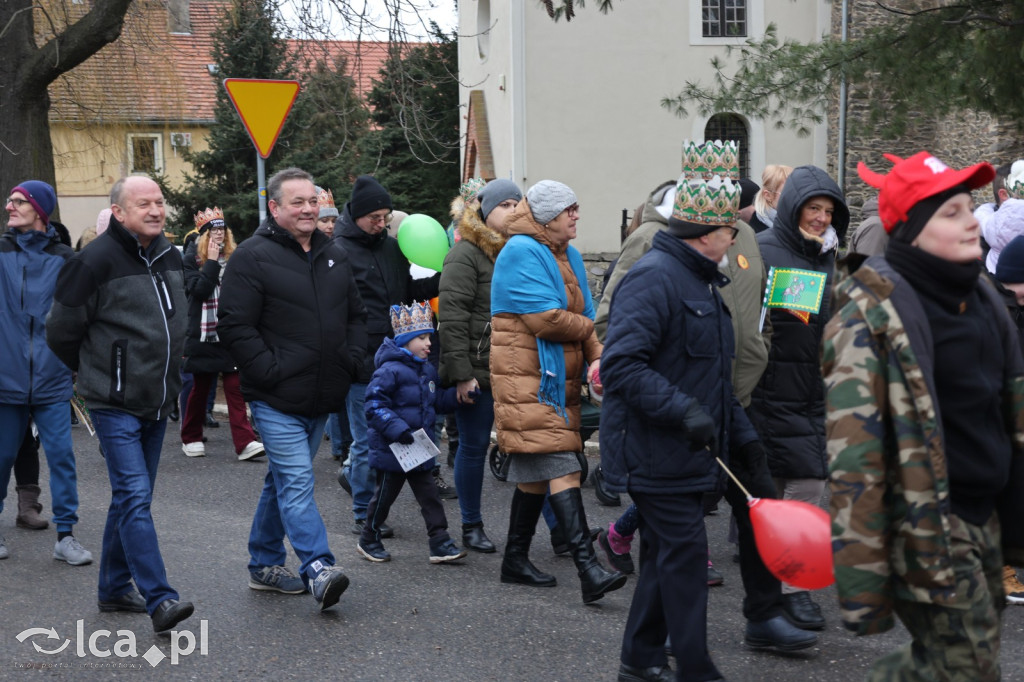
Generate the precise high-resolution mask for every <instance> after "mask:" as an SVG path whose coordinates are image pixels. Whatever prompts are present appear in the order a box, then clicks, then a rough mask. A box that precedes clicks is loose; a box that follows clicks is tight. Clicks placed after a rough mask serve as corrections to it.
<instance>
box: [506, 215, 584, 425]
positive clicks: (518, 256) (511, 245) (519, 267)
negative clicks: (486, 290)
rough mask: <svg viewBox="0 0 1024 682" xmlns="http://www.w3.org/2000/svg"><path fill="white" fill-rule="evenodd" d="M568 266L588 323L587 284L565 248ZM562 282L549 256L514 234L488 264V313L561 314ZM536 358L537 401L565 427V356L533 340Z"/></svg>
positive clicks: (564, 304)
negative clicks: (491, 266) (491, 273)
mask: <svg viewBox="0 0 1024 682" xmlns="http://www.w3.org/2000/svg"><path fill="white" fill-rule="evenodd" d="M566 256H568V258H569V265H571V266H572V270H573V272H574V273H575V274H576V281H577V282H578V284H579V286H580V290H581V291H582V292H583V306H584V307H583V314H584V315H586V316H587V317H589V318H590V319H594V302H593V300H592V299H591V298H590V287H589V286H588V285H587V271H586V268H585V267H584V265H583V257H582V256H581V255H580V252H579V251H577V250H576V248H575V247H573V246H570V247H568V249H566ZM568 306H569V300H568V298H567V297H566V295H565V282H563V281H562V273H561V272H560V271H559V269H558V262H557V261H556V260H555V255H554V254H553V253H551V249H549V248H548V247H547V246H546V245H544V244H541V243H540V242H538V241H537V240H536V239H534V238H533V237H530V236H527V235H525V234H517V235H514V236H513V237H512V238H511V239H509V240H508V243H507V244H505V247H504V248H503V249H502V250H501V253H499V254H498V259H497V260H496V261H495V262H494V278H493V279H492V280H491V314H492V315H497V314H499V313H512V314H515V315H529V314H531V313H542V312H545V311H547V310H554V309H555V308H561V309H563V310H567V309H568ZM537 355H538V356H539V357H540V390H539V391H538V392H537V400H538V402H541V403H543V404H545V405H551V406H552V407H554V408H555V412H556V413H557V414H558V415H559V416H560V417H562V418H564V419H565V421H566V423H567V424H568V423H569V416H568V415H567V414H566V412H565V354H564V350H563V348H562V344H561V343H558V342H557V341H547V340H545V339H541V338H538V339H537Z"/></svg>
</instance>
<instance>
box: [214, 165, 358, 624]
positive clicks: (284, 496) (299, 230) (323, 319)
mask: <svg viewBox="0 0 1024 682" xmlns="http://www.w3.org/2000/svg"><path fill="white" fill-rule="evenodd" d="M267 195H268V197H269V201H268V208H269V210H270V214H271V215H270V216H268V217H267V219H266V220H265V221H264V222H263V224H262V225H260V227H259V229H258V230H256V233H255V234H254V235H253V236H252V238H251V239H248V240H246V241H245V242H243V243H242V244H241V245H240V246H239V247H238V249H237V250H236V251H235V253H234V255H233V256H232V257H231V265H230V267H228V268H226V270H225V273H224V279H223V282H222V284H221V300H220V318H219V320H218V323H217V333H218V334H219V335H220V338H221V341H222V342H223V343H224V344H225V345H226V346H227V347H228V349H229V350H230V351H231V354H232V356H233V357H234V358H235V362H236V363H238V367H239V370H240V373H241V376H242V395H243V396H244V397H245V399H246V400H247V401H249V402H250V403H251V409H252V416H253V419H254V421H255V422H256V426H257V427H258V428H259V431H260V435H261V436H262V437H263V446H264V448H265V450H266V453H267V459H268V460H269V462H270V469H269V471H268V472H267V477H266V482H265V483H264V486H263V493H262V495H261V496H260V501H259V504H258V505H257V507H256V516H255V518H254V519H253V524H252V532H251V533H250V535H249V554H250V557H251V558H250V561H249V573H250V580H249V587H251V588H253V589H256V590H269V591H276V592H283V593H286V594H298V593H301V592H303V591H305V589H304V585H308V587H309V590H310V592H312V593H313V597H314V598H315V599H316V602H317V604H318V605H319V607H320V609H321V610H323V609H326V608H329V607H330V606H333V605H334V604H336V603H337V601H338V598H339V597H340V596H341V593H342V592H344V591H345V588H346V587H348V578H347V577H346V576H345V575H344V574H343V573H342V572H341V570H340V569H338V568H336V567H334V565H333V564H334V556H333V555H332V554H331V551H330V549H329V548H328V546H327V531H326V528H325V527H324V522H323V518H321V516H320V512H319V511H318V510H317V507H316V502H315V501H314V500H313V456H314V455H315V454H316V451H317V448H318V447H319V445H320V441H321V439H322V437H323V431H324V424H325V423H326V422H327V415H328V414H330V413H331V412H337V411H338V410H339V409H341V406H342V405H343V404H344V402H345V394H346V392H347V391H348V387H349V383H350V382H351V381H352V380H353V379H354V378H355V377H357V376H358V374H359V372H360V371H361V368H362V365H363V362H364V359H365V351H364V349H365V347H366V310H365V309H364V308H363V303H362V301H361V300H360V298H359V292H358V291H357V290H356V283H355V278H354V277H353V275H352V266H351V264H350V263H349V260H348V258H347V257H346V255H345V253H344V251H342V250H341V249H339V248H338V246H337V244H336V243H334V242H332V241H331V240H329V239H328V238H327V236H326V235H324V234H323V233H322V232H320V231H319V230H317V229H316V221H317V216H318V214H319V206H318V204H317V194H316V187H315V185H313V178H312V176H310V175H309V173H306V172H305V171H303V170H300V169H298V168H286V169H285V170H282V171H279V172H278V173H275V174H274V176H273V177H271V178H270V181H269V182H268V183H267ZM285 534H287V535H288V539H289V540H290V541H291V543H292V547H293V548H294V549H295V553H296V554H297V555H298V556H299V559H300V561H301V562H302V566H301V572H302V581H301V582H300V581H299V579H298V578H297V577H296V576H294V575H293V574H291V573H289V572H288V571H287V569H285V568H284V563H285V559H286V558H287V552H286V550H285V546H284V535H285Z"/></svg>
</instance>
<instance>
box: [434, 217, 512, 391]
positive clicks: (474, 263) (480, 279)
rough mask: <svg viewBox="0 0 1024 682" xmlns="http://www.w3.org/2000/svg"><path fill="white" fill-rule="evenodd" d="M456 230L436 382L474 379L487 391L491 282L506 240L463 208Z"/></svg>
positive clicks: (442, 304)
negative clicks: (456, 235)
mask: <svg viewBox="0 0 1024 682" xmlns="http://www.w3.org/2000/svg"><path fill="white" fill-rule="evenodd" d="M461 199H462V197H458V198H457V201H460V202H461ZM460 208H462V206H461V205H460ZM455 211H456V208H455V205H454V204H453V208H452V212H453V215H454V214H455ZM456 229H457V230H458V233H459V237H460V240H459V241H457V242H456V243H455V246H453V247H452V248H451V250H450V251H449V252H448V255H447V256H445V259H444V269H443V270H441V284H440V287H439V290H440V291H439V296H440V299H439V301H438V307H437V320H438V327H437V333H438V336H439V337H440V346H441V364H440V372H441V381H442V382H444V384H445V385H446V386H447V385H451V384H455V383H457V382H460V381H468V380H470V379H476V380H477V383H479V384H480V388H481V389H482V390H485V391H486V390H489V389H490V387H491V368H490V360H491V278H492V277H493V276H494V261H495V260H496V259H497V258H498V254H499V253H500V252H501V248H502V247H503V246H505V242H507V241H508V237H507V236H505V235H503V234H501V233H499V232H495V231H494V230H492V229H491V228H489V227H487V224H486V223H485V222H484V221H483V219H481V217H480V212H479V211H477V210H469V211H467V210H465V209H464V208H463V210H461V211H460V212H459V214H458V216H457V223H456Z"/></svg>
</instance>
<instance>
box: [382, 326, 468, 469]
mask: <svg viewBox="0 0 1024 682" xmlns="http://www.w3.org/2000/svg"><path fill="white" fill-rule="evenodd" d="M374 360H375V362H376V365H377V370H376V371H375V372H374V373H373V379H371V380H370V385H369V386H367V388H366V403H365V406H366V424H367V429H366V433H367V439H368V440H369V444H370V466H371V467H373V468H374V469H383V470H384V471H401V470H402V467H401V466H399V464H398V460H397V459H395V455H394V454H393V453H392V452H391V448H389V447H388V445H389V444H390V443H394V442H395V441H397V440H398V437H399V436H400V435H402V433H403V432H404V431H416V430H417V429H423V430H424V431H426V432H427V434H428V435H429V436H430V439H431V440H434V420H435V418H436V416H437V414H438V413H440V414H447V413H449V412H454V411H455V405H456V403H457V402H458V400H457V398H456V390H455V387H454V386H453V387H451V388H448V389H442V388H441V386H440V381H439V380H438V376H437V370H436V369H434V366H433V365H432V364H430V362H428V361H426V360H420V359H418V358H415V357H413V356H412V355H411V354H410V353H408V352H406V351H405V350H404V349H403V348H401V347H399V346H397V345H396V344H395V340H394V339H391V338H388V339H384V342H383V343H382V344H381V346H380V348H379V349H378V350H377V355H376V356H375V358H374ZM435 466H436V462H435V460H434V459H431V460H430V461H428V462H424V463H423V464H421V465H419V466H418V467H416V469H414V471H428V470H430V469H433V468H434V467H435Z"/></svg>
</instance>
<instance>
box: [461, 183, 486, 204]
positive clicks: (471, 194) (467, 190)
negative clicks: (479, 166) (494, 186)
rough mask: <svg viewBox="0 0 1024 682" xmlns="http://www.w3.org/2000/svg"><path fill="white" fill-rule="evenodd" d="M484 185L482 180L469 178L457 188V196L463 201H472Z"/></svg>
mask: <svg viewBox="0 0 1024 682" xmlns="http://www.w3.org/2000/svg"><path fill="white" fill-rule="evenodd" d="M486 184H487V181H486V180H484V179H483V178H470V179H469V180H466V181H465V182H464V183H462V185H460V186H459V195H460V196H461V197H462V199H463V200H464V201H473V199H476V195H477V194H479V193H480V190H482V189H483V188H484V185H486Z"/></svg>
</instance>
